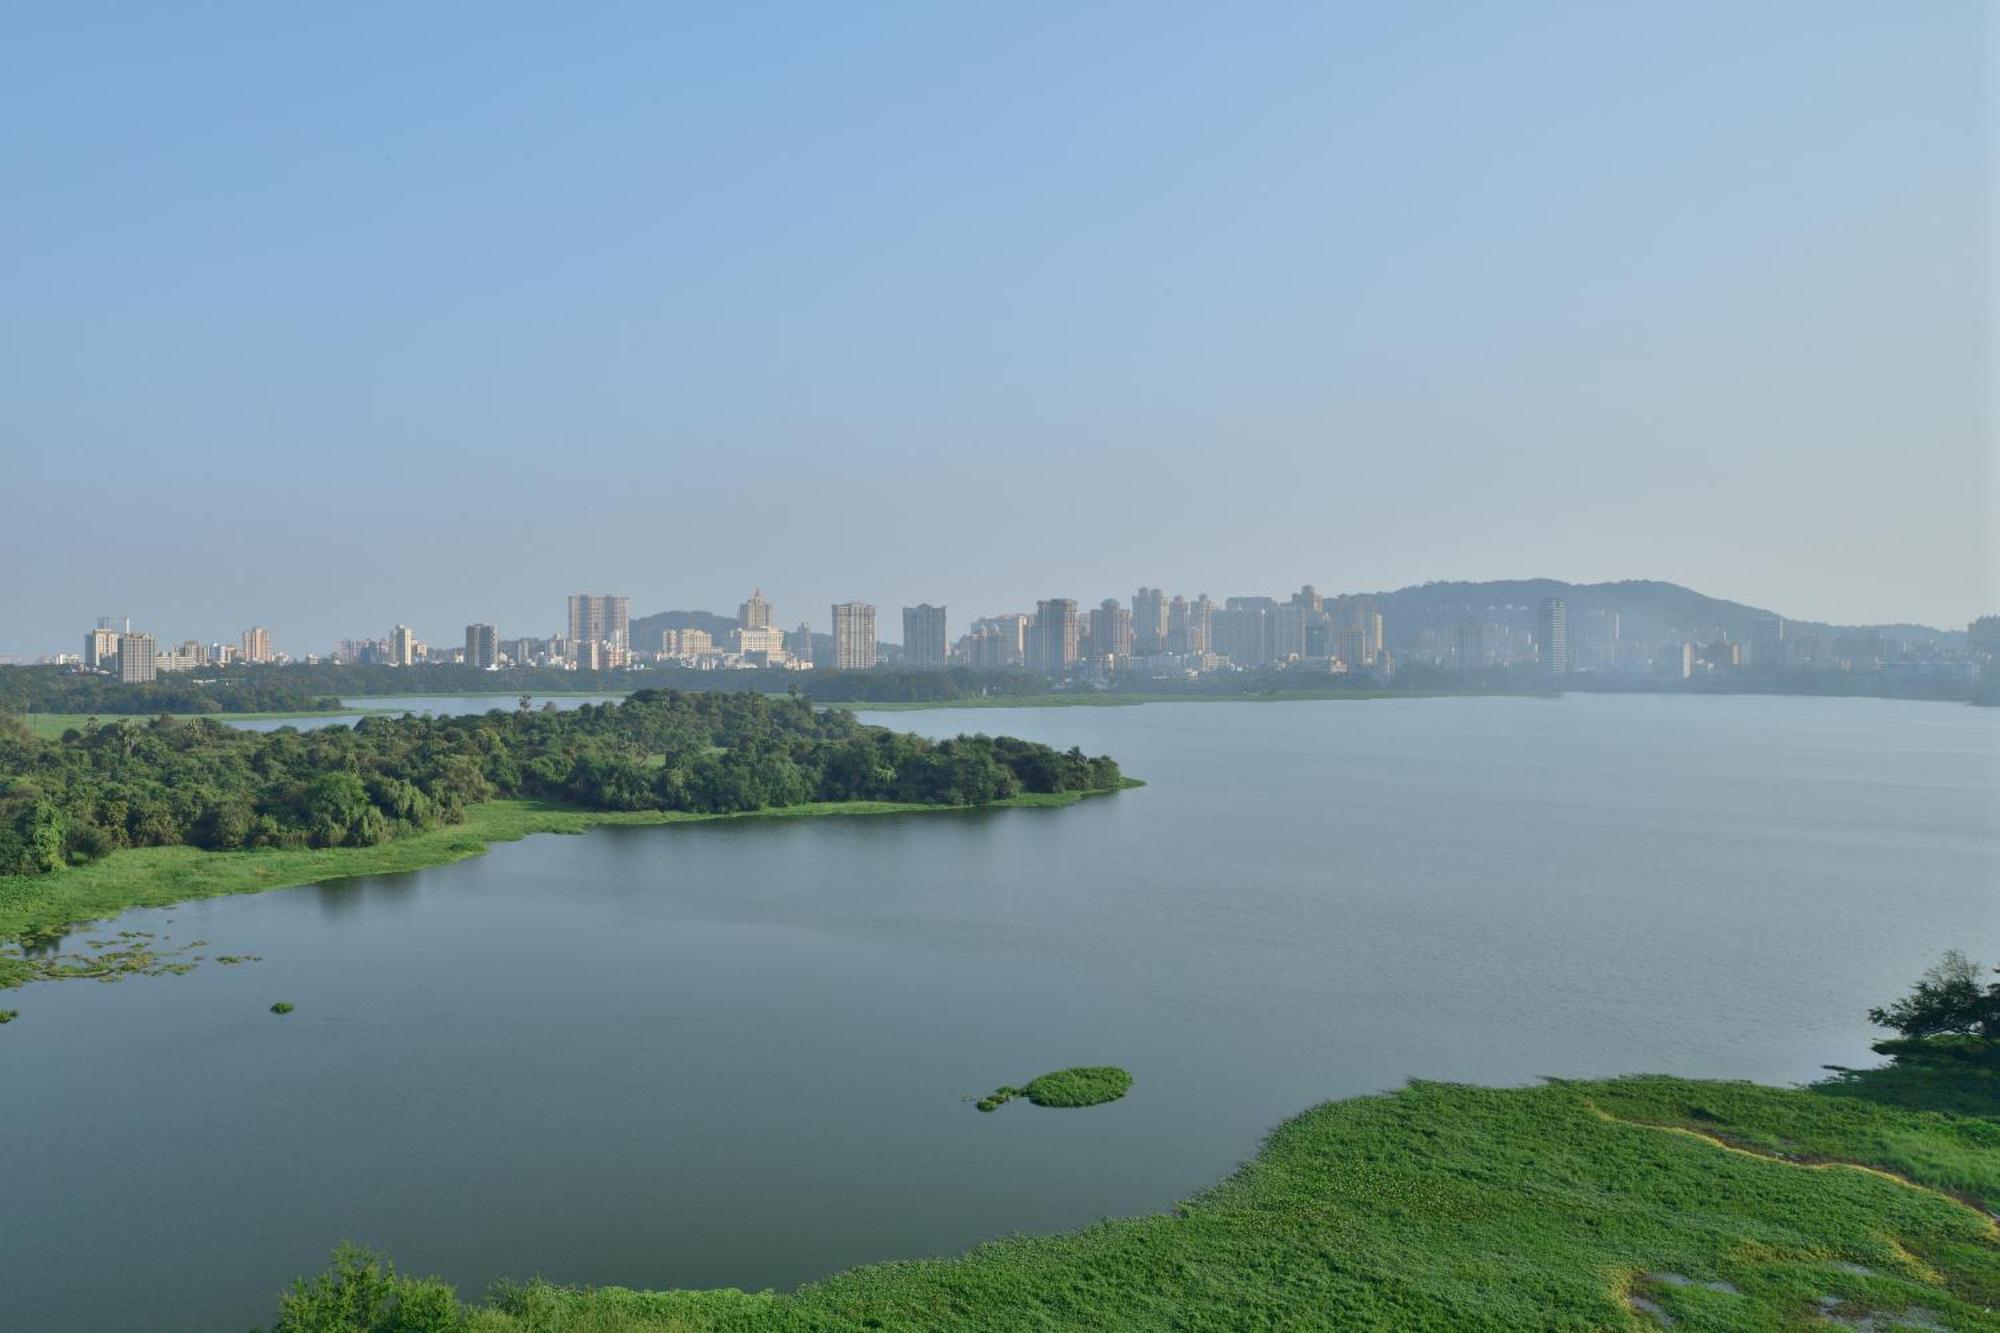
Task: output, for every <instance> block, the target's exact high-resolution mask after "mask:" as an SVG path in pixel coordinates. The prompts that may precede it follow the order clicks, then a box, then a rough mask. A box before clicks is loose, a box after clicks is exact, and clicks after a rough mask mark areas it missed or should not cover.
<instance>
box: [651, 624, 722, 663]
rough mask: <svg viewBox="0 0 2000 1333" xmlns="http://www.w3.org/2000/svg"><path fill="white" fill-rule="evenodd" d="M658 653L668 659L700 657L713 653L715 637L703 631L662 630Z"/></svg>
mask: <svg viewBox="0 0 2000 1333" xmlns="http://www.w3.org/2000/svg"><path fill="white" fill-rule="evenodd" d="M660 651H661V652H662V653H664V654H665V655H666V656H668V657H700V656H701V655H702V654H704V653H712V652H714V651H715V637H714V636H713V635H711V634H710V633H709V632H708V631H707V630H705V629H663V630H661V631H660Z"/></svg>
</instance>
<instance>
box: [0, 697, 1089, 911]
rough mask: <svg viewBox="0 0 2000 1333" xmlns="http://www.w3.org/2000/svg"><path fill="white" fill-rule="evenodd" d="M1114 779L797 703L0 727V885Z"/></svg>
mask: <svg viewBox="0 0 2000 1333" xmlns="http://www.w3.org/2000/svg"><path fill="white" fill-rule="evenodd" d="M1123 785H1125V780H1124V777H1123V775H1122V774H1121V773H1120V772H1119V770H1118V765H1117V764H1116V763H1114V762H1113V761H1112V760H1110V759H1108V758H1103V757H1099V758H1095V759H1093V758H1088V757H1086V756H1085V755H1084V754H1082V753H1081V752H1080V751H1077V750H1070V751H1068V752H1067V753H1065V752H1062V751H1058V750H1054V749H1051V748H1050V747H1048V746H1046V745H1038V744H1034V743H1032V742H1029V741H1021V740H1015V739H1013V738H1011V737H1006V736H1001V737H986V736H970V737H966V736H960V737H957V738H955V739H952V740H945V741H930V740H926V739H924V738H923V737H920V736H914V735H909V734H907V733H903V732H895V731H890V730H888V729H887V728H885V727H870V726H863V725H862V724H861V723H860V722H857V721H856V720H855V718H854V715H853V714H852V713H849V712H846V711H844V710H841V709H818V708H815V707H814V706H813V705H812V703H811V701H809V700H807V699H805V698H802V697H793V698H772V697H769V696H765V695H760V694H740V693H739V694H729V693H707V692H702V693H682V692H679V691H671V690H641V691H639V692H638V693H636V694H634V695H633V696H632V697H631V698H630V699H628V700H626V701H625V702H623V703H617V704H598V705H588V706H585V707H582V708H578V709H575V710H573V711H568V712H558V711H556V710H554V709H553V708H551V709H533V710H531V709H525V708H524V709H517V710H515V711H512V712H507V711H500V710H496V711H493V712H489V713H485V714H480V715H477V716H456V717H430V716H424V717H417V716H411V715H405V716H403V717H395V718H391V717H370V718H364V719H362V720H361V721H360V722H359V723H358V724H356V725H355V726H353V727H351V728H350V727H327V728H323V729H319V730H314V731H306V732H300V731H294V730H291V729H289V728H286V729H282V730H279V731H275V732H253V731H245V730H241V729H238V728H234V727H228V726H224V725H221V724H220V723H216V722H212V721H209V720H208V719H206V718H198V719H193V720H185V721H184V720H179V719H175V718H158V719H155V720H152V721H149V722H143V723H142V722H120V723H113V724H111V725H109V726H102V727H100V726H96V725H91V726H88V727H85V728H80V729H75V730H72V731H69V732H67V733H65V734H64V736H63V738H62V739H61V740H58V741H45V740H39V739H37V738H36V737H35V736H33V735H32V734H31V733H30V732H29V731H28V730H27V729H26V728H25V727H23V726H22V725H21V724H20V723H19V722H18V721H16V720H14V719H12V718H10V717H7V716H5V715H0V875H35V874H44V873H47V872H49V871H54V870H60V869H61V868H62V867H64V866H66V865H71V864H75V863H77V862H81V861H88V860H91V859H94V858H96V857H99V856H103V855H106V854H109V853H112V852H116V851H118V850H120V849H122V848H127V847H162V846H174V845H177V844H183V843H185V844H188V845H192V846H195V847H201V848H207V849H211V850H231V849H237V848H259V847H358V846H372V845H375V844H378V843H382V842H386V841H388V840H389V839H392V838H395V837H397V836H399V835H401V834H404V833H409V832H415V831H417V830H420V829H424V828H429V827H433V826H436V825H439V824H452V823H457V822H459V821H460V820H461V819H463V818H464V814H465V810H466V808H467V807H468V806H471V805H474V804H476V803H478V802H481V801H485V800H489V799H492V798H494V797H502V796H505V797H535V798H540V799H544V800H551V801H560V802H565V803H568V804H571V805H575V806H579V807H583V808H586V809H591V810H624V811H647V810H657V811H684V812H689V813H697V814H727V813H737V812H745V811H752V810H763V809H770V808H774V807H795V806H809V805H814V804H817V803H822V802H848V801H888V802H900V803H908V804H921V805H955V806H957V805H983V804H991V803H993V802H997V801H1006V800H1013V799H1015V798H1017V797H1022V796H1024V795H1027V794H1040V795H1050V796H1060V795H1064V794H1073V793H1083V792H1094V791H1115V790H1117V789H1118V788H1119V787H1121V786H1123Z"/></svg>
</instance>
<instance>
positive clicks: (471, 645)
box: [465, 625, 500, 671]
mask: <svg viewBox="0 0 2000 1333" xmlns="http://www.w3.org/2000/svg"><path fill="white" fill-rule="evenodd" d="M465 664H466V665H467V666H469V667H477V668H478V669H479V670H481V671H486V670H489V669H490V668H493V667H496V666H499V665H500V632H499V631H498V630H496V629H494V628H493V627H492V626H491V625H467V626H466V627H465Z"/></svg>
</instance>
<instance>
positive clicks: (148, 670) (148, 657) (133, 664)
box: [118, 630, 158, 685]
mask: <svg viewBox="0 0 2000 1333" xmlns="http://www.w3.org/2000/svg"><path fill="white" fill-rule="evenodd" d="M156 655H157V653H156V645H155V644H154V642H153V636H152V635H150V634H134V633H132V632H131V631H130V630H127V631H126V632H125V633H123V634H120V635H119V636H118V679H119V680H120V681H121V682H123V683H124V684H127V685H150V684H152V683H153V681H154V680H155V679H156V678H157V677H158V668H157V667H156V666H155V665H154V662H153V659H154V657H155V656H156Z"/></svg>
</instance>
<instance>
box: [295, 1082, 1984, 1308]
mask: <svg viewBox="0 0 2000 1333" xmlns="http://www.w3.org/2000/svg"><path fill="white" fill-rule="evenodd" d="M1107 1113H1108V1114H1116V1112H1098V1111H1078V1112H1075V1113H1074V1114H1078V1115H1083V1114H1107ZM1993 1128H1994V1122H1993V1121H1992V1120H1991V1119H1987V1118H1981V1117H1975V1116H1958V1115H1941V1114H1939V1113H1937V1112H1934V1111H1931V1110H1928V1109H1910V1108H1909V1107H1906V1106H1901V1105H1894V1104H1891V1101H1890V1100H1889V1099H1886V1098H1880V1097H1877V1096H1868V1095H1866V1093H1865V1092H1864V1093H1863V1094H1860V1095H1857V1094H1856V1093H1855V1092H1853V1091H1852V1090H1849V1091H1845V1092H1843V1091H1839V1090H1836V1089H1835V1088H1834V1087H1832V1086H1831V1085H1813V1086H1809V1087H1804V1088H1778V1087H1770V1086H1766V1085H1761V1084H1755V1083H1748V1082H1735V1081H1720V1080H1695V1079H1683V1078H1675V1077H1671V1076H1664V1075H1634V1076H1625V1077H1616V1078H1601V1079H1590V1080H1566V1079H1550V1080H1547V1081H1545V1082H1543V1083H1542V1084H1540V1085H1530V1086H1514V1087H1484V1086H1475V1085H1470V1084H1459V1083H1441V1082H1435V1081H1428V1080H1415V1081H1412V1082H1410V1083H1408V1084H1406V1085H1404V1086H1403V1087H1401V1088H1399V1089H1396V1090H1393V1091H1387V1092H1379V1093H1373V1094H1363V1095H1358V1096H1352V1097H1346V1098H1341V1099H1338V1100H1333V1101H1325V1102H1320V1103H1318V1104H1316V1105H1314V1106H1312V1107H1310V1108H1309V1109H1307V1110H1305V1111H1303V1112H1301V1113H1300V1114H1298V1115H1295V1116H1293V1117H1291V1118H1290V1119H1288V1120H1286V1121H1284V1122H1283V1123H1281V1124H1280V1125H1278V1126H1277V1127H1276V1128H1275V1129H1272V1130H1271V1131H1269V1132H1268V1133H1267V1134H1265V1135H1264V1136H1263V1138H1262V1139H1261V1141H1260V1142H1259V1143H1258V1144H1257V1145H1256V1148H1255V1150H1254V1152H1253V1153H1252V1154H1251V1155H1249V1156H1248V1157H1247V1158H1246V1159H1245V1160H1243V1161H1242V1162H1241V1163H1240V1164H1239V1165H1238V1166H1237V1167H1236V1168H1235V1169H1233V1170H1230V1171H1228V1172H1227V1173H1226V1174H1224V1175H1223V1176H1222V1177H1221V1178H1220V1179H1218V1180H1216V1181H1215V1183H1213V1184H1211V1185H1209V1186H1207V1187H1206V1188H1203V1189H1200V1190H1197V1191H1195V1192H1193V1193H1191V1194H1189V1195H1187V1196H1186V1197H1184V1198H1182V1199H1180V1200H1179V1201H1178V1202H1177V1203H1175V1204H1173V1205H1171V1206H1169V1207H1168V1208H1166V1209H1164V1210H1161V1211H1158V1212H1151V1213H1146V1214H1141V1215H1138V1216H1126V1217H1117V1218H1107V1219H1101V1220H1098V1221H1096V1222H1092V1223H1088V1224H1084V1225H1078V1226H1072V1227H1066V1228H1064V1229H1062V1230H1060V1231H1057V1232H1054V1233H1048V1234H1039V1235H1021V1234H1015V1235H1012V1236H1007V1237H1004V1238H1000V1239H996V1240H991V1241H986V1242H983V1243H980V1244H977V1245H975V1246H972V1247H970V1248H968V1249H965V1250H962V1251H959V1252H956V1253H953V1254H950V1255H946V1256H942V1257H936V1258H909V1259H889V1260H883V1261H877V1262H871V1263H864V1264H860V1265H855V1266H851V1267H848V1268H845V1269H841V1270H839V1271H836V1272H834V1273H831V1274H828V1275H827V1276H825V1277H823V1278H820V1279H817V1280H814V1281H811V1282H807V1283H805V1284H802V1285H800V1286H798V1287H796V1288H794V1289H792V1290H790V1291H783V1292H780V1291H775V1290H771V1289H768V1288H766V1289H764V1290H759V1291H751V1290H745V1289H743V1288H739V1287H706V1288H702V1287H684V1288H664V1289H655V1290H645V1289H638V1288H632V1287H623V1286H600V1287H578V1286H565V1285H560V1284H559V1282H560V1280H559V1279H558V1280H554V1281H550V1280H543V1279H540V1278H537V1279H534V1280H532V1281H530V1282H528V1283H526V1284H522V1285H519V1286H516V1287H514V1288H513V1289H512V1290H511V1291H507V1292H502V1293H499V1294H497V1295H496V1296H495V1297H489V1298H488V1299H489V1300H490V1301H491V1302H492V1303H491V1304H485V1305H476V1304H464V1303H460V1302H459V1301H458V1300H457V1298H456V1296H455V1294H454V1295H452V1296H451V1297H449V1298H448V1299H449V1300H450V1302H451V1304H450V1307H449V1308H450V1309H451V1310H452V1311H453V1313H454V1314H456V1315H458V1316H460V1317H467V1316H469V1317H471V1318H472V1319H475V1320H477V1321H478V1322H476V1325H474V1326H476V1327H478V1328H480V1329H482V1330H484V1329H491V1330H493V1331H494V1333H512V1331H513V1330H520V1331H521V1333H530V1331H531V1330H533V1329H538V1328H547V1327H550V1326H551V1320H552V1319H553V1320H554V1321H556V1322H559V1323H561V1324H562V1325H563V1326H564V1327H567V1326H568V1325H569V1321H571V1320H574V1321H576V1322H577V1324H578V1325H579V1326H585V1325H587V1326H588V1327H590V1328H593V1329H603V1330H606V1333H611V1331H612V1330H627V1329H629V1330H633V1333H637V1330H640V1329H654V1328H661V1327H674V1328H684V1329H688V1330H697V1329H721V1328H728V1329H736V1330H749V1329H762V1328H772V1329H780V1328H783V1329H790V1328H825V1329H862V1328H872V1329H882V1328H888V1329H912V1330H914V1329H919V1328H936V1327H944V1326H951V1327H959V1326H964V1327H979V1328H1014V1327H1023V1328H1025V1327H1130V1326H1139V1325H1143V1326H1145V1327H1155V1326H1158V1327H1170V1326H1182V1325H1193V1326H1201V1327H1218V1328H1219V1327H1247V1326H1253V1325H1254V1326H1256V1327H1287V1328H1328V1329H1333V1328H1387V1327H1395V1328H1408V1329H1433V1330H1446V1329H1459V1328H1469V1327H1479V1328H1505V1329H1515V1328H1518V1329H1524V1330H1525V1329H1536V1328H1548V1327H1554V1326H1556V1325H1557V1324H1560V1325H1561V1326H1562V1327H1565V1328H1570V1327H1575V1328H1586V1327H1587V1328H1621V1327H1634V1328H1648V1327H1664V1326H1669V1325H1672V1324H1685V1325H1686V1326H1688V1327H1696V1328H1721V1327H1729V1328H1739V1327H1741V1328H1748V1327H1756V1328H1765V1327H1781V1326H1782V1327H1791V1326H1793V1325H1794V1324H1797V1323H1800V1321H1802V1320H1805V1321H1810V1320H1811V1318H1812V1316H1814V1315H1816V1314H1817V1315H1823V1314H1824V1313H1825V1312H1827V1311H1838V1312H1840V1313H1842V1314H1844V1315H1846V1316H1848V1319H1843V1320H1840V1321H1838V1322H1849V1320H1860V1319H1862V1318H1870V1319H1871V1322H1870V1323H1869V1324H1868V1326H1869V1327H1875V1326H1878V1325H1886V1324H1897V1325H1902V1324H1905V1323H1907V1324H1908V1325H1909V1326H1912V1327H1927V1328H1942V1327H1952V1328H1974V1327H1986V1326H1987V1325H1988V1322H1989V1321H1990V1319H1991V1314H1990V1309H1989V1307H1988V1306H1987V1304H1986V1302H1987V1299H1988V1298H1987V1297H1986V1296H1985V1295H1984V1293H1986V1292H1988V1291H1990V1290H1991V1289H1992V1284H1993V1283H1994V1282H1995V1281H2000V1258H1996V1257H1995V1255H1994V1253H1993V1248H1992V1242H1993V1239H1994V1237H1995V1236H1996V1235H2000V1233H1996V1231H1995V1229H1994V1223H1993V1219H1992V1216H1990V1215H1989V1214H1988V1212H1987V1211H1986V1210H1987V1209H1988V1208H1989V1207H1991V1205H1992V1204H1993V1202H1994V1200H1995V1199H1996V1197H2000V1161H1996V1159H1995V1158H1994V1156H1993V1154H1992V1152H1991V1142H1992V1135H1993ZM1691 1198H1695V1199H1700V1200H1701V1201H1702V1203H1701V1207H1699V1208H1690V1207H1688V1206H1687V1204H1686V1201H1687V1200H1688V1199H1691ZM372 1258H373V1256H371V1255H369V1254H368V1253H367V1252H364V1251H345V1252H341V1253H339V1254H337V1256H336V1263H337V1264H339V1265H340V1266H341V1267H342V1268H343V1269H344V1270H345V1271H348V1272H355V1271H356V1269H357V1266H359V1265H365V1264H367V1263H368V1262H370V1261H371V1260H372ZM388 1281H390V1282H392V1283H397V1284H403V1287H404V1289H408V1290H411V1291H412V1292H415V1291H416V1290H417V1289H418V1288H422V1287H426V1286H432V1287H434V1285H436V1284H439V1280H438V1279H424V1278H413V1277H409V1276H402V1275H399V1276H397V1277H394V1278H390V1279H388ZM329 1298H330V1299H333V1298H337V1293H329ZM440 1303H441V1302H440ZM1940 1318H1942V1319H1945V1320H1948V1321H1949V1322H1948V1323H1940V1322H1937V1321H1938V1319H1940ZM460 1326H461V1325H459V1324H457V1323H454V1324H452V1325H451V1327H454V1328H456V1327H460ZM1855 1326H1857V1327H1858V1326H1860V1325H1859V1323H1856V1325H1855Z"/></svg>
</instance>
